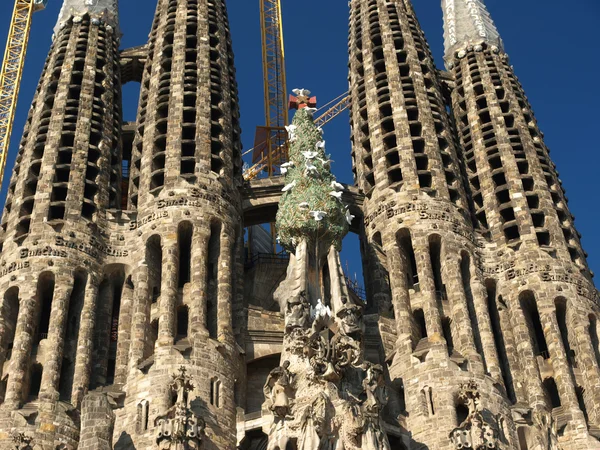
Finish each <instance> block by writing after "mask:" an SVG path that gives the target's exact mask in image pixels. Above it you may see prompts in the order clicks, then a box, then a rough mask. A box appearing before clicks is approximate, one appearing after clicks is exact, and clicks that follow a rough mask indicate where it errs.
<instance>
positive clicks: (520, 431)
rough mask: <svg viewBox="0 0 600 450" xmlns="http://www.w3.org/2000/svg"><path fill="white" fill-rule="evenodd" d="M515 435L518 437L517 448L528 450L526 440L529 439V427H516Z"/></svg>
mask: <svg viewBox="0 0 600 450" xmlns="http://www.w3.org/2000/svg"><path fill="white" fill-rule="evenodd" d="M517 435H518V437H519V450H529V447H528V446H527V441H528V439H529V429H528V428H527V427H519V428H517Z"/></svg>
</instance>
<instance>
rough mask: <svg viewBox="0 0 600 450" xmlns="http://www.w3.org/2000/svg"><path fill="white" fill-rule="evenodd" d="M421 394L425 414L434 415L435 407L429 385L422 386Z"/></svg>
mask: <svg viewBox="0 0 600 450" xmlns="http://www.w3.org/2000/svg"><path fill="white" fill-rule="evenodd" d="M421 396H422V399H423V403H424V405H425V409H426V412H427V415H429V416H434V415H435V408H434V407H433V391H432V389H431V387H430V386H424V387H423V389H421Z"/></svg>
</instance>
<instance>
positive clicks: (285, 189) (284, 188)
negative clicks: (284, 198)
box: [281, 180, 296, 192]
mask: <svg viewBox="0 0 600 450" xmlns="http://www.w3.org/2000/svg"><path fill="white" fill-rule="evenodd" d="M295 186H296V180H294V181H292V182H291V183H290V184H286V185H285V186H284V187H283V189H282V190H281V192H287V191H289V190H290V189H293V188H294V187H295Z"/></svg>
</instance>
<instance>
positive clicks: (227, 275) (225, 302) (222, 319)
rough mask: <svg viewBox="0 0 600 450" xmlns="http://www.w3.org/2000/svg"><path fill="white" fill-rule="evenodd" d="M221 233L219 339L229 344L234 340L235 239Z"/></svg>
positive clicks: (224, 232)
mask: <svg viewBox="0 0 600 450" xmlns="http://www.w3.org/2000/svg"><path fill="white" fill-rule="evenodd" d="M224 228H225V227H223V231H222V232H221V253H220V254H219V262H218V264H219V272H218V278H219V279H218V280H217V282H218V288H217V292H218V294H217V338H218V340H219V341H221V342H229V341H231V340H232V338H233V328H232V323H231V301H232V297H233V295H232V291H233V288H232V286H231V280H232V277H231V275H232V272H231V271H232V256H231V254H232V251H233V239H234V238H233V237H231V235H230V234H229V233H227V231H225V229H224Z"/></svg>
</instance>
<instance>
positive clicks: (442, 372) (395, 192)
mask: <svg viewBox="0 0 600 450" xmlns="http://www.w3.org/2000/svg"><path fill="white" fill-rule="evenodd" d="M442 6H443V9H444V18H445V38H446V56H445V60H446V64H447V67H448V72H445V73H442V72H439V71H438V70H437V69H436V68H435V66H434V64H433V62H432V60H431V54H430V52H429V50H428V47H427V43H426V41H425V38H424V36H423V33H422V31H421V29H420V28H419V24H418V22H417V19H416V17H415V15H414V11H413V9H412V6H411V2H410V1H409V0H403V1H401V0H397V1H383V0H382V1H379V0H369V1H366V0H362V1H361V0H356V1H353V2H351V7H350V36H349V43H350V75H349V80H350V92H351V95H352V108H351V126H352V141H353V151H352V156H353V163H354V170H355V174H356V182H357V184H358V186H359V187H360V188H361V189H362V190H363V192H364V193H365V197H366V198H365V201H364V228H363V233H362V240H363V263H364V267H365V281H366V283H367V297H368V298H369V299H372V300H373V301H374V302H375V303H376V305H377V307H378V312H379V314H380V315H381V316H382V317H381V318H380V320H379V328H380V330H381V333H382V339H383V341H384V342H386V341H387V342H388V345H387V346H386V354H385V355H384V357H385V358H386V360H387V361H388V366H389V377H390V382H391V383H392V386H394V387H395V388H396V391H397V392H398V393H399V395H400V396H401V397H403V401H401V402H400V404H401V405H402V406H401V407H400V410H401V412H400V423H401V425H402V426H403V427H405V428H406V429H407V430H408V431H409V432H410V438H405V439H404V444H405V446H406V448H411V449H412V448H435V449H454V448H463V447H462V446H463V445H465V444H466V443H467V442H468V443H469V444H470V445H469V447H471V446H472V447H473V448H479V447H478V445H484V446H485V445H492V444H488V442H491V437H490V440H489V441H485V442H483V441H480V442H477V439H478V438H477V437H476V436H475V435H474V434H473V431H469V430H473V429H476V428H477V427H475V426H474V425H473V424H475V423H477V424H478V427H480V428H479V430H480V431H481V430H483V431H482V435H483V436H488V435H489V436H493V439H494V440H495V443H494V444H493V445H495V446H493V447H487V446H486V447H485V448H516V449H529V450H530V449H541V448H558V447H556V445H558V444H557V443H556V442H561V443H563V442H564V443H565V444H562V445H566V447H565V448H582V449H583V448H600V445H599V444H598V442H597V441H596V440H595V439H594V438H592V437H591V436H592V435H593V434H597V432H596V429H597V428H596V427H597V423H598V422H597V419H596V417H597V404H598V399H597V392H596V391H597V385H598V384H597V383H598V373H599V372H598V364H599V362H600V361H599V360H598V358H597V356H598V355H599V353H598V337H597V333H598V332H597V319H596V317H597V314H598V294H597V292H596V289H595V288H594V286H593V284H592V283H591V274H590V272H589V269H588V268H587V265H586V263H585V257H584V252H583V251H582V249H581V246H580V243H579V236H578V234H577V231H576V230H575V229H574V228H573V218H572V216H571V215H570V213H569V212H568V209H567V207H566V199H565V197H564V193H563V191H562V188H561V185H560V181H559V180H558V177H557V174H556V171H555V168H554V166H553V164H552V162H551V161H550V159H549V157H548V150H547V149H546V147H545V146H544V144H543V139H542V138H543V135H542V133H541V132H540V131H539V129H538V128H537V124H536V122H535V119H534V118H533V114H532V112H531V107H530V106H529V104H528V103H527V100H526V98H525V95H524V93H523V90H522V88H521V86H520V85H519V83H518V81H517V79H516V77H515V75H514V73H513V71H512V68H511V67H510V65H509V64H508V58H507V55H506V54H505V52H504V49H503V45H502V41H501V39H500V37H499V34H498V31H497V29H496V27H495V25H494V24H493V22H492V19H491V17H490V15H489V13H488V11H487V10H486V8H485V6H484V5H483V3H482V2H481V1H479V0H475V1H470V0H466V1H463V0H456V1H450V0H448V1H443V2H442ZM449 98H451V107H452V111H453V115H454V117H453V120H452V119H450V118H449V117H448V116H447V114H446V103H447V102H449V101H450V100H449ZM454 130H457V131H456V132H455V131H454ZM386 317H391V318H393V320H392V321H389V322H386V320H385V319H386ZM388 333H389V335H387V334H388ZM486 417H487V418H486ZM492 417H493V419H492ZM482 424H483V425H482ZM432 430H435V432H432ZM489 430H493V432H492V431H489ZM488 431H489V433H488ZM475 434H477V433H475ZM554 441H556V442H554ZM482 448H483V447H482Z"/></svg>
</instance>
